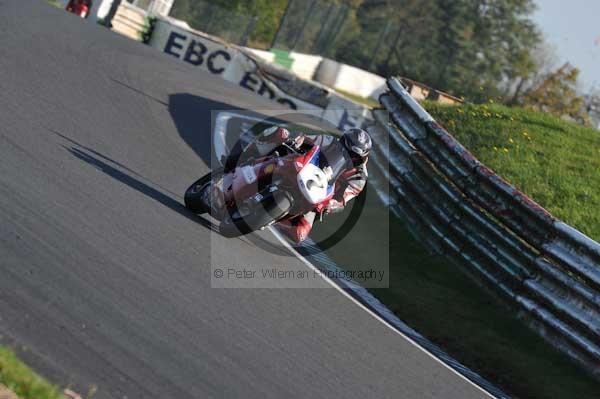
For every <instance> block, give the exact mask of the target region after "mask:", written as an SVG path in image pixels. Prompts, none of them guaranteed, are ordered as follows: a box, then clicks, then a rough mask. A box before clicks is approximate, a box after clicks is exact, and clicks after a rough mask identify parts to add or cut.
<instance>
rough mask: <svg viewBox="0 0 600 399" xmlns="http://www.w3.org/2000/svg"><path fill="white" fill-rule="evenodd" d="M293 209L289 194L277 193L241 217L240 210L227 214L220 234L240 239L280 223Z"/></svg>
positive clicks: (270, 195)
mask: <svg viewBox="0 0 600 399" xmlns="http://www.w3.org/2000/svg"><path fill="white" fill-rule="evenodd" d="M291 208H292V199H291V197H290V196H289V194H288V193H285V192H280V191H276V192H274V193H270V194H269V195H268V196H266V197H265V198H263V199H262V200H261V201H260V202H259V203H257V204H256V205H255V206H254V207H253V208H252V209H250V210H249V213H246V214H244V215H241V214H240V213H239V211H238V210H234V211H231V212H229V213H228V214H226V215H225V216H224V217H223V220H221V224H220V225H219V232H220V233H221V235H223V236H224V237H229V238H231V237H239V236H242V235H245V234H248V233H251V232H253V231H256V230H260V229H262V228H264V227H266V226H269V225H271V224H273V223H275V222H277V221H279V220H280V219H282V218H283V217H284V216H286V215H287V214H288V213H289V211H290V209H291Z"/></svg>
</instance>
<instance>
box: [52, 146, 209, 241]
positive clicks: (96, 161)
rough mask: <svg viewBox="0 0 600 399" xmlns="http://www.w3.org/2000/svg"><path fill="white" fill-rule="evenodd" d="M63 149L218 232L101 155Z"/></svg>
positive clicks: (171, 199) (68, 148) (203, 220)
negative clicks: (112, 164)
mask: <svg viewBox="0 0 600 399" xmlns="http://www.w3.org/2000/svg"><path fill="white" fill-rule="evenodd" d="M63 148H65V149H66V150H67V151H68V152H69V153H71V155H73V156H74V157H76V158H78V159H80V160H82V161H84V162H86V163H88V164H90V165H92V166H94V167H95V168H97V169H99V170H100V171H102V172H104V173H106V174H107V175H109V176H110V177H112V178H113V179H116V180H118V181H120V182H121V183H123V184H126V185H127V186H129V187H131V188H133V189H135V190H137V191H139V192H140V193H142V194H144V195H146V196H148V197H150V198H152V199H154V200H155V201H158V202H160V203H161V204H163V205H164V206H166V207H167V208H169V209H171V210H173V211H175V212H177V213H179V214H180V215H182V216H185V217H186V218H188V219H190V220H192V221H194V222H197V223H200V224H201V225H202V226H204V227H206V228H207V229H210V230H212V231H215V232H218V231H219V228H218V227H217V226H215V225H214V224H213V223H211V222H210V221H208V220H206V219H204V218H202V217H200V216H198V215H194V214H193V213H191V212H190V211H188V210H187V209H186V208H185V207H184V206H183V205H182V204H180V203H179V202H177V201H176V200H174V199H173V198H171V197H169V196H168V195H166V194H164V193H162V192H160V191H159V190H157V189H155V188H154V187H152V186H150V185H148V184H146V183H144V182H143V181H141V180H138V179H136V178H135V177H133V176H130V175H128V174H126V173H124V172H122V171H120V170H119V169H117V168H115V167H113V166H111V165H110V164H108V163H107V162H105V161H103V160H102V159H101V158H104V159H105V160H110V158H108V157H106V156H103V155H101V154H99V153H97V152H96V151H93V152H92V150H87V149H86V151H82V150H81V149H79V148H76V147H73V146H72V147H66V146H63ZM88 151H89V152H88ZM94 154H97V155H98V156H97V155H94ZM110 162H113V163H114V164H115V165H119V164H118V163H117V162H114V161H112V160H111V161H110ZM134 173H135V172H134ZM135 174H136V175H138V176H140V175H139V174H137V173H135ZM145 180H148V179H145Z"/></svg>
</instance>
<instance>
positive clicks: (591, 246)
mask: <svg viewBox="0 0 600 399" xmlns="http://www.w3.org/2000/svg"><path fill="white" fill-rule="evenodd" d="M387 84H388V88H389V92H387V93H385V94H383V95H381V97H380V102H381V104H382V105H383V107H384V109H380V110H374V111H373V115H374V117H375V120H376V122H377V123H376V124H375V126H373V127H371V128H370V130H371V133H372V134H373V135H374V136H375V139H374V143H375V144H377V143H378V142H384V143H387V142H388V138H389V143H390V144H389V149H388V148H376V151H375V156H374V158H373V161H374V162H373V163H374V164H375V166H376V167H377V169H379V170H378V171H379V172H380V173H382V174H384V176H385V177H387V178H388V179H389V181H390V198H389V202H390V206H391V207H392V210H393V211H394V212H395V213H396V214H399V215H401V217H402V218H403V219H405V220H406V221H407V222H408V223H407V225H409V226H410V229H411V230H412V232H413V233H414V234H415V235H417V236H418V237H419V238H420V239H421V241H422V242H423V243H424V244H425V245H426V246H427V248H428V249H429V250H430V251H432V252H434V253H436V254H440V255H445V256H447V257H449V258H450V259H452V260H454V261H456V262H457V263H459V264H461V265H464V266H465V267H466V270H467V272H468V273H469V274H471V275H473V277H475V278H476V279H477V280H478V281H482V282H484V283H485V284H486V286H488V287H489V288H490V289H492V290H493V291H495V292H496V294H497V295H499V296H501V297H503V298H504V299H505V300H507V301H508V302H509V303H510V304H512V305H513V306H514V307H516V308H517V309H518V310H519V314H520V315H521V316H522V317H524V318H525V319H526V320H527V321H528V322H529V323H530V324H531V325H532V326H533V328H534V329H535V330H536V331H537V332H538V333H539V334H541V335H542V336H543V337H544V338H546V339H547V340H549V341H550V342H551V343H552V344H554V345H555V346H556V347H557V348H559V349H560V350H562V351H564V352H566V353H567V354H568V355H569V356H571V357H572V358H574V359H575V360H577V361H579V362H580V363H581V364H583V365H584V366H585V367H586V368H587V369H588V370H589V371H591V372H592V373H593V374H594V375H596V376H598V377H600V244H598V243H597V242H595V241H593V240H591V239H590V238H588V237H586V236H585V235H583V234H582V233H580V232H579V231H577V230H575V229H574V228H572V227H570V226H568V225H566V224H565V223H563V222H562V221H560V220H558V219H556V218H555V217H553V216H552V215H551V214H550V213H548V212H547V211H546V210H545V209H543V208H542V207H541V206H540V205H538V204H536V203H535V202H534V201H533V200H532V199H530V198H528V197H527V196H526V195H525V194H523V193H522V192H520V191H519V190H517V189H516V188H515V187H513V186H512V185H510V184H509V183H508V182H506V181H505V180H503V179H502V178H501V177H500V176H498V175H497V174H496V173H494V172H493V171H492V170H491V169H489V168H487V167H486V166H485V165H483V164H482V163H481V162H479V161H478V160H477V159H476V158H475V157H474V156H473V155H472V154H471V153H470V152H469V151H468V150H466V149H465V148H464V147H463V146H462V145H461V144H460V143H459V142H458V141H457V140H456V139H455V138H454V137H453V136H452V135H451V134H449V133H448V132H447V131H446V130H445V129H444V128H443V127H442V126H440V125H439V124H438V123H437V122H436V121H435V120H434V119H433V118H432V117H431V116H430V115H429V114H428V113H427V111H425V109H423V108H422V107H421V105H420V104H419V103H417V102H416V101H415V100H414V99H413V98H412V97H411V96H410V94H409V93H408V92H407V91H406V89H405V88H404V87H403V86H402V84H401V83H400V82H399V81H398V80H397V79H395V78H391V79H389V80H388V82H387ZM377 136H379V137H380V139H378V138H377ZM385 136H387V137H385ZM382 157H383V158H387V159H386V162H381V158H382ZM388 165H389V170H388Z"/></svg>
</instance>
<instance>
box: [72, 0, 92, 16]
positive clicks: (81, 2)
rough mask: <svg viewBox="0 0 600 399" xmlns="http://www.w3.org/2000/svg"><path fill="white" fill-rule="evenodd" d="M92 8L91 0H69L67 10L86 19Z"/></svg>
mask: <svg viewBox="0 0 600 399" xmlns="http://www.w3.org/2000/svg"><path fill="white" fill-rule="evenodd" d="M91 8H92V2H91V0H69V2H68V3H67V7H66V10H67V11H68V12H70V13H73V14H76V15H78V16H80V17H81V18H83V19H85V18H87V17H88V15H89V13H90V9H91Z"/></svg>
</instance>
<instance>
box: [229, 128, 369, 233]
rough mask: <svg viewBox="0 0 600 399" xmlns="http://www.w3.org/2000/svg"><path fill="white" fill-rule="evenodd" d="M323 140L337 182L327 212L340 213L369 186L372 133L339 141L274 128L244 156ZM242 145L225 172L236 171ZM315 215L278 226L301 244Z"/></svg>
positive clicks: (348, 134) (354, 131)
mask: <svg viewBox="0 0 600 399" xmlns="http://www.w3.org/2000/svg"><path fill="white" fill-rule="evenodd" d="M317 137H321V138H322V140H323V141H322V142H321V143H320V146H321V151H322V157H321V158H322V159H324V160H325V162H326V163H327V164H328V165H324V166H329V167H331V173H332V175H333V177H334V179H335V193H334V196H333V199H332V200H331V201H330V202H329V204H328V206H327V209H326V212H327V213H337V212H341V211H342V210H343V209H344V207H345V206H346V204H347V203H348V201H350V200H352V199H353V198H354V197H356V196H358V195H359V194H360V193H361V191H362V190H363V189H364V187H365V185H366V183H367V177H368V174H367V160H368V156H369V151H370V150H371V146H372V141H371V137H370V136H369V134H368V133H367V132H366V131H365V130H363V129H359V128H350V129H348V130H346V131H344V133H343V134H342V136H341V137H340V138H339V140H338V139H337V138H335V137H334V136H330V135H323V136H307V135H304V134H303V133H299V134H298V135H296V136H295V137H291V134H290V132H289V130H287V129H286V128H284V127H279V126H272V127H270V128H267V129H265V130H264V131H263V132H262V133H260V134H259V135H257V136H256V138H255V139H254V140H253V141H252V142H251V143H250V144H249V145H248V146H247V147H246V149H245V150H244V151H243V152H244V157H245V158H246V157H252V156H257V157H261V156H266V155H268V154H269V153H271V152H272V151H274V150H275V149H276V148H278V147H279V146H281V145H282V144H284V143H285V144H288V145H291V146H293V147H295V148H301V147H302V145H303V144H309V145H310V144H312V143H314V142H315V141H316V140H317ZM239 145H240V144H238V148H237V151H236V150H235V149H234V151H233V154H236V155H232V156H230V157H229V158H228V159H227V160H226V161H225V165H224V166H225V171H226V172H227V171H229V170H232V169H233V168H235V166H236V164H237V163H238V161H239V159H240V157H241V156H242V154H241V152H242V151H240V147H239ZM315 217H316V213H315V212H314V211H311V212H308V213H306V214H304V215H300V216H297V217H295V218H293V219H290V220H284V221H282V222H280V223H279V226H280V227H281V228H282V230H283V232H284V233H285V234H286V236H288V237H289V238H290V239H292V240H293V241H295V242H296V243H300V242H302V241H304V240H305V239H306V237H308V234H309V233H310V231H311V230H312V226H313V223H314V221H315Z"/></svg>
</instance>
